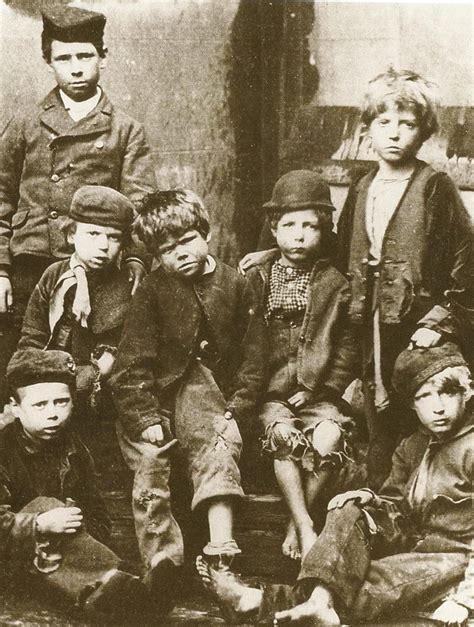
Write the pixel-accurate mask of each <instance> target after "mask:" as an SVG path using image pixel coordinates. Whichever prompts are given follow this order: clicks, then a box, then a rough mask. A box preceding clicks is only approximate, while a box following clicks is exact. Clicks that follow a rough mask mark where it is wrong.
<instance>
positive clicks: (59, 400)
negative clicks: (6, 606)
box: [0, 348, 147, 618]
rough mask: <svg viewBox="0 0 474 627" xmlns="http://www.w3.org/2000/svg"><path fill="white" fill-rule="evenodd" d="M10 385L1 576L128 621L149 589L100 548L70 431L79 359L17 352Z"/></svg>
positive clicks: (97, 518) (2, 458) (90, 485)
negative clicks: (77, 361)
mask: <svg viewBox="0 0 474 627" xmlns="http://www.w3.org/2000/svg"><path fill="white" fill-rule="evenodd" d="M7 380H8V385H9V389H10V392H11V395H12V398H11V405H12V410H13V414H14V416H15V421H14V422H12V423H10V424H8V425H7V426H5V427H4V428H3V429H2V430H1V431H0V563H1V568H0V570H1V571H2V572H3V573H4V574H5V575H6V574H8V575H11V576H12V577H13V581H15V582H16V583H17V584H18V585H20V586H27V587H28V588H29V589H32V588H33V589H35V590H37V592H38V593H39V594H41V596H42V598H44V596H45V595H49V594H51V596H53V597H54V598H57V600H60V601H61V602H64V601H66V602H68V603H69V604H71V605H73V606H75V607H76V608H80V609H83V610H86V611H93V612H104V613H106V614H108V615H110V614H114V615H115V616H120V617H122V618H124V617H127V616H128V617H129V618H131V617H132V615H134V614H135V613H136V610H137V608H140V605H142V607H143V603H144V601H145V599H146V596H147V595H146V589H145V587H144V586H143V585H142V584H141V582H140V580H139V578H138V577H136V576H134V575H132V574H130V573H128V572H126V571H124V570H123V569H122V566H121V561H120V559H119V558H118V557H117V555H116V554H115V553H114V552H113V551H112V550H111V549H109V548H108V547H107V546H106V545H105V544H104V542H107V541H108V540H109V538H110V529H111V526H110V520H109V518H108V515H107V512H106V510H105V506H104V502H103V500H102V497H101V495H100V493H99V491H98V489H97V485H96V481H95V468H94V464H93V461H92V458H91V456H90V454H89V452H88V450H87V448H86V447H85V446H84V444H83V443H82V442H81V440H80V439H79V438H78V437H77V435H75V434H73V433H72V432H71V431H70V430H69V421H70V418H71V414H72V410H73V397H74V390H75V363H74V360H73V358H72V357H71V355H69V354H68V353H65V352H62V351H43V350H39V349H37V348H28V349H25V350H23V351H17V352H16V353H15V354H14V356H13V357H12V359H11V361H10V363H9V365H8V369H7ZM132 612H133V614H132Z"/></svg>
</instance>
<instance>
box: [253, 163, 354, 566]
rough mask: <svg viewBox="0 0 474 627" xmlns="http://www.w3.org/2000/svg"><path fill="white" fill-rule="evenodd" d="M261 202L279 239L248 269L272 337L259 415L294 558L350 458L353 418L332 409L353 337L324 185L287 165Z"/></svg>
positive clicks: (348, 375)
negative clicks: (317, 506)
mask: <svg viewBox="0 0 474 627" xmlns="http://www.w3.org/2000/svg"><path fill="white" fill-rule="evenodd" d="M264 208H265V209H266V210H267V211H268V214H269V219H270V224H271V229H272V233H273V236H274V237H275V239H276V242H277V245H278V249H277V250H276V251H274V253H273V255H271V257H270V259H269V260H268V261H265V262H263V263H260V264H259V263H257V264H256V267H255V268H254V269H251V270H250V271H249V272H248V277H249V278H250V279H253V278H254V277H255V279H254V280H255V281H256V282H257V284H259V286H260V294H261V301H262V307H263V308H264V310H265V319H266V323H267V328H268V334H269V346H270V357H269V371H270V381H269V384H268V387H267V391H266V395H265V399H264V400H265V402H264V404H263V406H262V408H261V413H260V421H261V423H262V425H263V427H264V428H265V438H264V441H263V449H264V450H265V451H267V452H269V453H270V454H271V455H272V456H273V458H274V461H273V464H274V469H275V476H276V479H277V481H278V484H279V486H280V489H281V491H282V494H283V496H284V499H285V501H286V504H287V506H288V508H289V511H290V522H289V524H288V529H287V534H286V538H285V540H284V542H283V546H282V550H283V553H284V554H285V555H288V556H290V557H292V558H293V559H297V558H299V557H301V556H303V557H304V555H305V554H306V553H307V551H308V550H309V548H310V547H311V546H312V544H313V542H314V540H315V539H316V534H315V531H314V525H313V517H312V515H314V512H312V509H313V505H314V503H315V501H316V498H317V497H318V495H319V494H320V493H321V490H322V488H323V486H324V485H325V484H326V483H327V481H328V480H329V479H330V478H331V476H334V472H335V470H337V469H338V468H340V467H341V466H342V465H343V464H344V462H345V461H347V459H348V456H347V444H348V443H347V428H348V427H350V424H351V420H350V419H349V418H348V417H346V416H343V415H342V414H341V412H340V411H339V409H340V408H341V405H343V404H344V402H343V401H342V399H341V395H342V394H343V392H344V390H345V389H346V387H347V386H348V385H349V383H350V382H351V381H352V379H353V378H354V370H355V365H356V359H357V347H356V342H355V340H354V337H353V334H352V332H351V328H350V326H349V324H348V317H347V307H348V302H349V286H348V282H347V280H346V279H345V278H344V276H343V275H342V274H341V273H340V272H339V271H338V270H336V268H334V267H333V266H332V265H331V264H330V262H329V260H328V254H329V247H330V242H331V237H332V212H333V211H334V207H333V205H332V202H331V194H330V190H329V186H328V185H327V184H326V183H325V182H324V181H323V180H322V179H321V178H320V177H319V176H318V175H317V174H316V173H314V172H311V171H309V170H295V171H292V172H288V174H285V175H284V176H282V177H281V178H280V179H279V180H278V181H277V182H276V184H275V187H274V189H273V195H272V199H271V200H270V201H269V202H267V203H266V204H265V205H264ZM262 256H264V257H265V258H268V256H269V255H268V253H265V252H264V253H262Z"/></svg>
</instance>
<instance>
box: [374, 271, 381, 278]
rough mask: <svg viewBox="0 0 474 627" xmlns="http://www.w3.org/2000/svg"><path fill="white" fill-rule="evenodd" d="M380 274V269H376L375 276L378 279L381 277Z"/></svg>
mask: <svg viewBox="0 0 474 627" xmlns="http://www.w3.org/2000/svg"><path fill="white" fill-rule="evenodd" d="M379 276H380V272H378V270H376V271H375V272H374V277H375V278H376V279H378V278H379Z"/></svg>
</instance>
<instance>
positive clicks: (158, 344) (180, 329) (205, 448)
mask: <svg viewBox="0 0 474 627" xmlns="http://www.w3.org/2000/svg"><path fill="white" fill-rule="evenodd" d="M135 231H136V233H137V235H138V237H139V238H140V239H141V240H142V241H143V242H144V243H145V245H146V246H147V248H148V250H149V251H150V252H151V253H153V254H154V255H155V256H156V258H157V259H158V261H159V264H160V267H159V268H158V269H157V270H155V271H154V272H152V273H151V274H150V275H149V276H148V277H147V279H146V280H145V282H144V283H143V284H142V285H141V286H140V288H139V289H138V291H137V293H136V294H135V296H134V298H133V299H132V303H131V306H130V309H129V311H128V315H127V319H126V322H125V327H124V332H123V336H122V340H121V342H120V345H119V351H118V355H117V361H116V363H115V368H114V374H113V375H112V379H111V383H112V387H113V392H114V397H115V400H116V403H117V406H118V411H119V416H120V420H119V423H118V433H119V441H120V445H121V448H122V452H123V455H124V457H125V460H126V462H127V464H128V465H129V466H130V468H131V469H132V470H133V471H134V472H135V483H134V488H133V511H134V516H135V526H136V531H137V536H138V542H139V547H140V551H141V555H142V559H143V562H144V565H145V568H146V570H147V571H148V572H149V576H150V577H151V578H152V579H153V580H154V581H157V582H158V581H159V580H160V579H162V577H161V574H160V573H161V571H162V570H163V568H167V569H168V570H167V572H169V566H170V564H171V565H173V566H174V567H177V566H179V565H181V564H182V561H183V540H182V536H181V531H180V529H179V527H178V525H177V523H176V521H175V519H174V518H173V515H172V512H171V507H170V492H169V485H168V480H169V475H170V459H171V453H172V449H173V447H174V445H175V444H176V441H178V442H179V446H180V448H181V450H182V453H183V454H184V456H185V458H186V464H187V470H188V474H189V477H190V478H191V480H192V484H193V491H194V496H193V502H192V507H193V509H197V508H199V509H202V510H204V511H205V512H206V514H207V519H208V522H209V537H210V539H209V543H208V544H207V545H206V546H205V547H204V554H205V555H206V559H209V560H210V561H212V562H213V563H214V564H216V568H227V567H228V565H229V563H230V561H231V559H232V557H233V556H234V555H235V554H237V553H239V552H240V551H239V549H238V547H237V544H236V542H235V540H234V535H233V514H232V502H233V500H235V499H236V498H237V497H241V496H242V494H243V493H242V488H241V486H240V473H239V469H238V461H239V456H240V450H241V445H242V441H241V437H240V433H239V429H238V426H237V421H240V420H245V419H248V417H249V416H251V415H252V411H253V408H254V406H255V404H256V403H257V400H258V399H259V398H260V394H261V391H262V387H263V385H264V375H265V335H264V324H263V317H261V316H259V314H258V305H256V299H255V297H254V293H253V289H252V286H251V284H250V283H249V282H248V281H247V280H246V279H244V278H243V277H242V276H240V275H239V274H238V273H237V272H235V271H234V270H232V269H231V268H229V267H228V266H226V265H225V264H223V263H221V262H219V261H216V260H215V259H214V258H213V257H211V256H210V255H209V252H208V242H209V216H208V213H207V211H206V210H205V209H204V207H203V205H202V202H201V200H200V199H199V198H198V197H197V196H196V195H195V194H194V193H193V192H190V191H188V190H180V189H176V190H169V191H161V192H155V193H152V194H150V195H148V196H147V197H146V198H145V200H144V204H143V208H142V210H141V211H140V214H139V216H138V218H137V219H136V223H135ZM175 438H176V439H175Z"/></svg>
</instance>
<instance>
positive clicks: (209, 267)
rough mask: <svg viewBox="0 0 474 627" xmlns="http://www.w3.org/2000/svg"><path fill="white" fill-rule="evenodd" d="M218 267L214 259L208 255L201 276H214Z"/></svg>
mask: <svg viewBox="0 0 474 627" xmlns="http://www.w3.org/2000/svg"><path fill="white" fill-rule="evenodd" d="M216 266H217V263H216V260H215V259H214V257H211V255H208V256H207V258H206V263H205V264H204V270H203V272H202V274H201V276H204V275H205V274H212V273H213V272H214V270H215V269H216Z"/></svg>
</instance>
